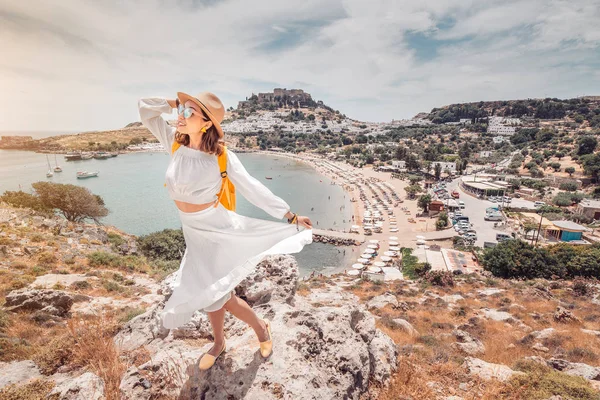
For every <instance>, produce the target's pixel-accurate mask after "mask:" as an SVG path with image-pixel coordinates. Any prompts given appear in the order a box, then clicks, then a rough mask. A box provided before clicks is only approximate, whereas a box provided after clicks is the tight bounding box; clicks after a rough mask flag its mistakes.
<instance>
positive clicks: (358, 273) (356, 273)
mask: <svg viewBox="0 0 600 400" xmlns="http://www.w3.org/2000/svg"><path fill="white" fill-rule="evenodd" d="M346 274H347V275H351V276H357V275H360V271H359V270H357V269H349V270H348V271H346Z"/></svg>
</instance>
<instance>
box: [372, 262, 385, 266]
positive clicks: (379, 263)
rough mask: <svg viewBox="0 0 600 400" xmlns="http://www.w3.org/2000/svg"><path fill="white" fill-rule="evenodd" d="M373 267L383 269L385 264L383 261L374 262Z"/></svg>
mask: <svg viewBox="0 0 600 400" xmlns="http://www.w3.org/2000/svg"><path fill="white" fill-rule="evenodd" d="M373 265H374V266H376V267H385V263H384V262H383V261H375V262H374V263H373Z"/></svg>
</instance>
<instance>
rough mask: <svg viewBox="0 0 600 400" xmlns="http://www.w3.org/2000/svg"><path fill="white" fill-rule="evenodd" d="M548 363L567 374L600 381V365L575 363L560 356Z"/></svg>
mask: <svg viewBox="0 0 600 400" xmlns="http://www.w3.org/2000/svg"><path fill="white" fill-rule="evenodd" d="M546 363H547V364H548V366H549V367H552V368H554V369H556V370H558V371H562V372H564V373H565V374H568V375H573V376H581V377H582V378H585V379H590V380H594V381H600V367H593V366H591V365H587V364H583V363H574V362H570V361H567V360H562V359H559V358H551V359H549V360H547V361H546Z"/></svg>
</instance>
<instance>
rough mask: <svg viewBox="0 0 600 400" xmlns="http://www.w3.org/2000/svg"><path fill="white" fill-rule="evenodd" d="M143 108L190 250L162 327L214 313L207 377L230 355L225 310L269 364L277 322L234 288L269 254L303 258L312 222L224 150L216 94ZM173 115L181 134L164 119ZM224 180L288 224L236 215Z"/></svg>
mask: <svg viewBox="0 0 600 400" xmlns="http://www.w3.org/2000/svg"><path fill="white" fill-rule="evenodd" d="M138 107H139V113H140V117H141V120H142V123H143V124H144V126H145V127H146V128H148V130H150V132H151V133H152V135H154V136H155V137H156V138H157V139H158V140H159V141H160V143H161V144H162V145H163V146H164V148H165V149H166V150H167V151H169V152H170V153H171V157H170V161H169V165H168V167H167V170H166V175H165V178H166V184H165V186H167V189H168V192H169V196H170V198H171V199H172V200H174V202H175V205H176V207H177V209H178V214H179V218H180V220H181V226H182V230H183V236H184V239H185V245H186V249H185V252H184V254H183V257H182V259H181V264H180V266H179V269H178V270H177V272H176V274H175V276H174V281H173V293H172V294H171V296H170V297H169V299H168V300H167V302H166V304H165V307H164V309H163V310H162V312H161V314H160V317H161V320H162V323H163V326H164V327H165V328H168V329H175V328H178V327H180V326H182V325H184V324H186V323H187V322H188V321H189V320H190V319H191V317H192V315H193V314H194V313H195V312H196V311H198V310H202V311H204V312H206V313H207V315H208V319H209V321H210V323H211V326H212V330H213V337H214V343H213V346H212V348H211V349H210V350H209V351H208V352H207V353H206V354H204V355H203V356H202V357H201V359H200V361H199V368H200V369H201V370H206V369H208V368H210V367H211V366H212V365H213V364H214V363H215V361H216V359H217V357H218V356H219V355H220V354H221V353H222V352H223V351H225V350H226V343H225V334H224V332H223V328H224V320H225V311H229V312H230V313H231V314H232V315H234V316H235V317H237V318H238V319H240V320H242V321H244V322H245V323H247V324H248V325H250V327H252V329H253V330H254V332H255V333H256V336H257V338H258V341H259V346H258V348H259V349H260V354H261V355H262V356H263V357H265V358H266V357H269V356H270V355H271V353H272V350H273V338H272V336H271V324H270V321H268V320H266V319H261V318H259V317H258V316H257V315H256V313H255V312H254V311H253V310H252V308H250V306H249V305H248V303H246V302H245V301H244V300H242V299H240V298H239V297H237V296H236V294H235V287H236V286H237V285H238V284H239V283H240V282H241V281H243V280H244V278H246V277H247V276H248V275H249V274H251V273H252V272H254V271H255V269H256V266H257V264H258V263H259V262H261V261H262V260H263V259H264V258H265V257H266V256H267V255H270V254H289V253H297V252H300V251H301V250H302V249H303V247H304V246H305V245H306V244H309V243H312V223H311V221H310V219H309V218H308V217H305V216H299V215H297V214H296V213H293V212H292V211H291V210H290V206H289V205H288V203H286V202H285V201H284V200H283V199H281V198H280V197H277V196H276V195H275V194H273V193H272V192H271V191H270V190H269V189H268V188H267V187H266V186H264V185H263V184H262V183H260V182H259V181H258V180H257V179H255V178H254V177H252V176H251V175H250V174H249V173H248V172H247V171H246V169H245V168H244V166H243V165H242V163H241V162H240V160H239V159H238V157H237V155H236V154H235V153H234V152H232V151H231V150H229V149H228V148H227V147H226V146H225V141H224V139H223V137H224V133H223V129H222V128H221V125H220V124H221V121H222V120H223V117H224V115H225V108H224V106H223V103H222V102H221V100H219V98H218V97H217V96H216V95H214V94H212V93H210V92H202V93H200V94H198V95H197V96H190V95H188V94H186V93H182V92H178V93H177V98H176V99H173V100H167V99H164V98H158V97H151V98H143V99H140V100H139V102H138ZM174 108H176V109H177V113H178V117H177V127H172V126H170V125H169V124H167V122H166V121H165V120H164V119H163V118H162V117H161V114H163V113H167V114H170V113H171V112H172V110H173V109H174ZM177 146H178V147H177ZM172 149H174V150H175V151H172ZM222 155H223V156H225V157H226V164H225V165H226V170H225V171H223V172H221V171H220V165H219V161H220V160H221V161H222V158H220V157H221V156H222ZM225 178H229V181H230V182H231V183H232V184H233V185H234V187H235V192H239V193H240V194H242V195H243V196H244V198H246V200H248V201H249V202H250V203H252V204H254V205H255V206H257V207H260V208H262V209H263V210H264V211H265V212H267V213H268V214H269V215H271V216H272V217H274V218H277V219H282V218H284V217H285V218H287V220H288V221H287V223H285V222H278V221H267V220H264V219H258V218H251V217H247V216H242V215H240V214H237V213H236V212H235V210H234V209H235V206H232V203H231V202H227V201H229V200H230V199H224V198H223V196H220V195H222V194H223V193H225V190H224V189H226V187H225V186H224V185H227V184H228V182H227V179H225ZM226 200H227V201H226ZM224 201H226V202H225V203H224ZM225 204H228V208H227V207H225ZM233 204H235V203H233Z"/></svg>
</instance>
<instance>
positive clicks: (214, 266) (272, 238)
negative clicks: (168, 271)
mask: <svg viewBox="0 0 600 400" xmlns="http://www.w3.org/2000/svg"><path fill="white" fill-rule="evenodd" d="M179 216H180V219H181V226H182V229H183V236H184V238H185V244H186V249H185V252H184V254H183V258H182V259H181V264H180V266H179V269H178V270H177V273H176V276H175V280H174V286H173V294H172V295H171V297H170V298H169V300H168V301H167V303H166V304H165V308H164V310H163V311H162V313H161V318H162V322H163V325H164V327H165V328H167V329H175V328H178V327H180V326H182V325H184V324H185V323H187V322H188V321H189V320H190V319H191V317H192V315H193V314H194V312H196V311H197V310H203V311H216V310H218V309H219V308H221V307H222V306H223V304H225V302H226V301H227V300H228V299H229V298H230V295H231V293H232V292H233V291H234V289H235V287H236V286H237V285H238V284H239V283H240V282H241V281H243V280H244V278H246V277H247V276H248V275H249V274H251V273H252V272H253V271H254V270H255V268H256V266H257V265H258V263H260V262H261V261H262V260H263V259H264V258H265V257H266V256H267V255H270V254H289V253H298V252H300V251H301V250H302V248H303V247H304V245H306V244H309V243H312V229H307V228H305V227H303V226H301V225H298V227H299V230H298V229H297V226H296V224H288V223H287V222H275V221H267V220H263V219H258V218H251V217H246V216H243V215H240V214H237V213H236V212H234V211H231V210H228V209H226V208H225V207H224V206H223V205H222V204H221V203H219V205H218V206H217V207H214V206H211V207H209V208H207V209H204V210H200V211H196V212H191V213H186V212H183V211H181V210H179Z"/></svg>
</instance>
